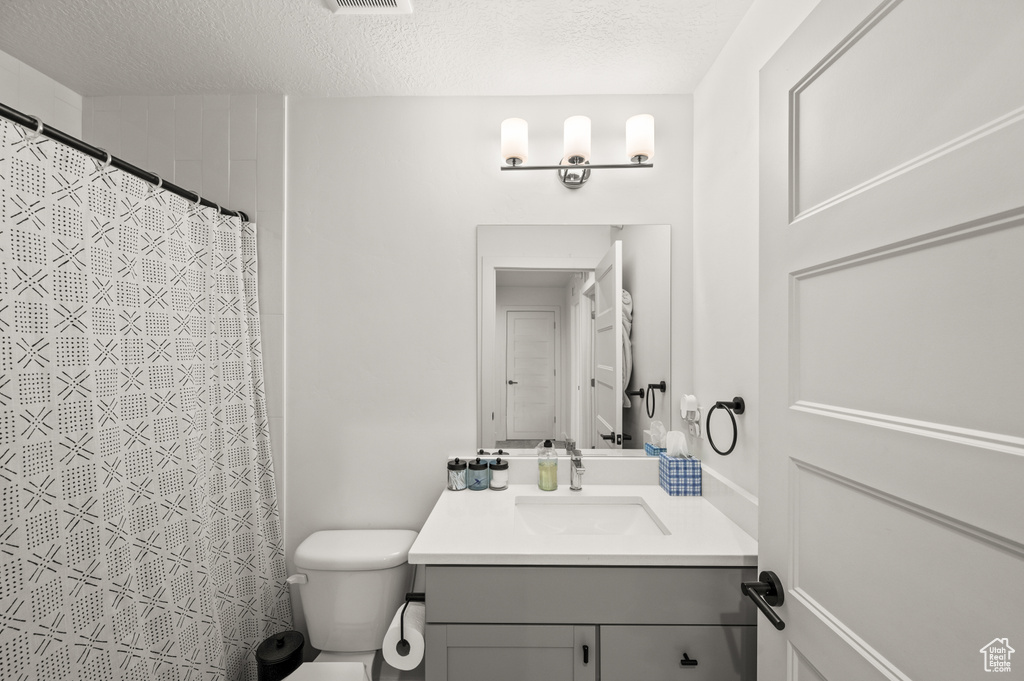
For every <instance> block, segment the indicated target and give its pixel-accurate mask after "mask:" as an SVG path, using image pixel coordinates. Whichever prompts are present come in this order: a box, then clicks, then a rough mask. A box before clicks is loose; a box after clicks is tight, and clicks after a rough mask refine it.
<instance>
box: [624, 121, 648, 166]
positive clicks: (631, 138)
mask: <svg viewBox="0 0 1024 681" xmlns="http://www.w3.org/2000/svg"><path fill="white" fill-rule="evenodd" d="M626 156H628V157H629V159H630V160H631V161H633V162H634V163H645V162H650V161H651V160H652V159H653V158H654V116H652V115H651V114H637V115H636V116H631V117H630V118H629V119H628V120H627V121H626ZM643 157H646V158H643Z"/></svg>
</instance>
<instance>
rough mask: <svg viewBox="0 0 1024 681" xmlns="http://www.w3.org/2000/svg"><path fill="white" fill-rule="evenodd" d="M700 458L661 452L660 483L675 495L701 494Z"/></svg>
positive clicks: (692, 495)
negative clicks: (680, 456)
mask: <svg viewBox="0 0 1024 681" xmlns="http://www.w3.org/2000/svg"><path fill="white" fill-rule="evenodd" d="M700 481H701V473H700V459H677V458H675V457H671V456H669V455H667V454H661V456H660V457H659V461H658V483H659V484H660V485H661V488H662V489H663V490H665V491H666V492H668V493H669V495H670V496H673V497H699V496H701V487H700Z"/></svg>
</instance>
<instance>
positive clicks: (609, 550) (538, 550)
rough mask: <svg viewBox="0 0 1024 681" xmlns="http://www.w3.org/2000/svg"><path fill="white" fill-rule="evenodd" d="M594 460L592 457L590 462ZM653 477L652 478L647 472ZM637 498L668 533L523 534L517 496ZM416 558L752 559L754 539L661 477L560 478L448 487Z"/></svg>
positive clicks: (526, 561)
mask: <svg viewBox="0 0 1024 681" xmlns="http://www.w3.org/2000/svg"><path fill="white" fill-rule="evenodd" d="M589 463H590V462H588V464H589ZM648 479H650V478H648ZM520 495H523V496H541V495H543V496H546V497H571V496H575V497H580V496H583V497H599V496H619V497H621V496H628V497H640V498H642V499H643V500H644V501H645V502H646V503H647V505H648V507H649V508H650V509H651V510H652V511H653V512H654V513H655V514H656V515H657V516H658V518H659V519H660V520H661V521H662V523H664V525H665V527H666V528H667V529H668V531H669V534H667V535H654V536H622V535H564V534H563V535H521V534H516V533H515V531H514V526H515V520H514V519H515V500H516V497H517V496H520ZM409 562H410V563H412V564H417V565H425V564H429V565H633V566H652V565H674V566H754V565H757V542H756V541H755V540H754V539H753V538H752V537H750V535H748V534H746V533H745V532H744V531H743V530H741V529H740V528H739V527H738V526H737V525H736V524H735V523H733V522H732V521H731V520H729V519H728V518H727V517H726V516H725V515H724V514H722V513H721V512H720V511H719V510H718V509H716V508H715V507H714V506H712V505H711V503H709V502H708V501H707V500H706V499H704V498H702V497H672V496H669V495H668V494H666V493H665V491H664V490H662V489H661V487H660V486H658V485H657V484H653V485H650V484H645V485H633V484H612V485H607V484H591V485H588V484H586V482H584V485H583V489H582V490H581V491H578V492H573V491H571V490H569V486H568V485H566V484H564V483H562V482H561V481H560V484H559V487H558V489H557V490H555V491H553V492H542V491H541V490H539V489H538V488H537V485H536V484H512V485H509V487H508V489H506V490H504V491H494V490H486V491H480V492H476V491H471V490H462V491H458V492H452V491H448V490H445V491H444V492H443V493H442V494H441V498H440V499H438V501H437V504H436V505H435V506H434V509H433V510H432V511H431V513H430V516H429V517H428V518H427V522H426V523H425V524H424V525H423V529H421V530H420V533H419V536H418V537H417V539H416V542H415V543H414V544H413V545H412V548H411V549H410V551H409Z"/></svg>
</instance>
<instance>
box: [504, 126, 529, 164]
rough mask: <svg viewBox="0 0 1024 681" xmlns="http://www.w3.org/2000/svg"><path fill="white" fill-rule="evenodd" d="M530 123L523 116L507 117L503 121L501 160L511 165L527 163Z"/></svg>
mask: <svg viewBox="0 0 1024 681" xmlns="http://www.w3.org/2000/svg"><path fill="white" fill-rule="evenodd" d="M528 145H529V125H527V123H526V121H524V120H523V119H522V118H506V119H505V120H503V121H502V122H501V160H502V161H504V162H505V163H506V164H508V165H510V166H517V165H523V164H524V163H526V149H527V147H528Z"/></svg>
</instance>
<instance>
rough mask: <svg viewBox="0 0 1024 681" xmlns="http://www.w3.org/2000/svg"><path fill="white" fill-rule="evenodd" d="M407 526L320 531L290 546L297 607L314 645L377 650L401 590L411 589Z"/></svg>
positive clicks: (341, 649)
mask: <svg viewBox="0 0 1024 681" xmlns="http://www.w3.org/2000/svg"><path fill="white" fill-rule="evenodd" d="M415 540H416V532H413V531H412V530H324V531H321V532H314V533H313V534H311V535H310V536H309V537H307V538H306V539H305V540H304V541H303V542H302V543H301V544H299V547H298V548H297V549H296V550H295V567H296V568H297V569H298V571H299V572H300V573H302V574H304V575H306V578H307V580H308V581H307V582H306V583H305V584H300V585H299V597H300V598H301V599H302V610H303V612H304V613H305V616H306V625H307V626H308V628H309V640H310V643H312V644H313V646H314V647H315V648H319V649H320V650H325V651H335V652H363V651H370V650H377V649H378V648H380V647H381V644H382V643H383V641H384V633H385V632H386V631H387V628H388V625H390V624H391V619H392V617H394V614H395V611H396V610H397V609H398V606H399V605H401V604H402V602H403V601H404V600H405V594H406V593H407V592H408V591H409V590H410V589H411V588H412V577H413V567H412V566H411V565H409V563H408V562H407V560H408V558H409V548H410V547H411V546H412V543H413V541H415Z"/></svg>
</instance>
